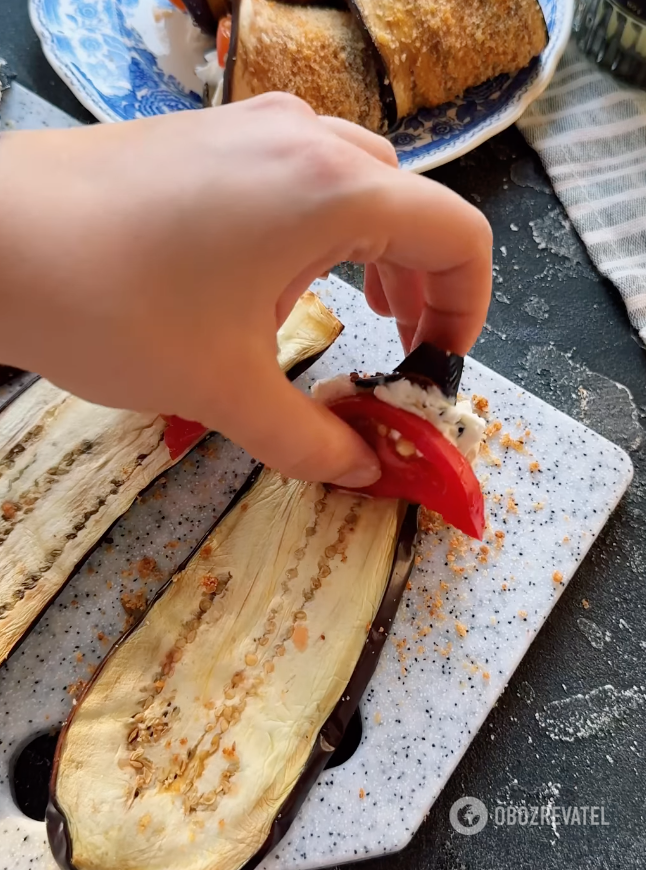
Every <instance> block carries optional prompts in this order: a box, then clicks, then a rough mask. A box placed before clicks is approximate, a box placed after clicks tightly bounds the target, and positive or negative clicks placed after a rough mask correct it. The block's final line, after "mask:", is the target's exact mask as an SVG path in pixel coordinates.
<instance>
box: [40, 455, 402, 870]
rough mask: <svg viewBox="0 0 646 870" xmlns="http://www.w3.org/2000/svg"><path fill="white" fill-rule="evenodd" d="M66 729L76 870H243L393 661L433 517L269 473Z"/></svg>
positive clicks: (61, 820) (62, 843)
mask: <svg viewBox="0 0 646 870" xmlns="http://www.w3.org/2000/svg"><path fill="white" fill-rule="evenodd" d="M256 476H257V475H256V474H254V475H252V479H251V480H250V482H248V484H247V485H246V486H245V487H243V490H242V491H241V492H240V493H239V494H238V496H237V497H236V499H235V500H234V503H233V505H232V506H231V507H230V509H229V511H228V513H226V514H225V515H224V516H223V517H222V518H221V519H220V520H219V521H218V523H217V524H216V526H215V528H214V529H213V531H212V532H211V533H210V534H208V535H207V537H206V538H205V540H204V541H203V542H202V544H201V545H200V546H199V548H198V550H197V551H196V553H195V554H194V555H193V556H192V558H190V559H189V560H188V563H187V564H186V565H185V567H184V568H183V570H180V571H179V572H178V573H177V574H176V575H175V576H174V577H173V578H172V579H171V580H170V581H169V583H168V584H167V586H166V587H165V588H164V589H163V590H162V591H161V592H160V594H159V595H158V597H157V599H156V600H155V601H154V602H153V604H152V605H151V607H150V609H149V610H148V612H147V614H146V616H145V617H144V619H143V620H142V621H141V622H140V623H139V624H138V626H136V627H135V628H134V629H133V630H132V631H131V633H130V634H129V635H127V636H126V637H125V638H124V639H123V640H122V641H121V642H120V643H118V644H117V645H116V646H115V647H113V649H112V650H111V652H110V653H109V654H108V656H107V658H106V659H105V661H104V662H103V664H102V665H101V667H100V669H99V670H98V671H97V673H96V674H95V676H94V677H93V679H92V681H91V682H90V683H89V685H88V687H87V689H86V691H85V693H84V694H83V696H82V697H81V699H80V701H79V703H78V705H77V706H76V707H75V709H74V711H73V712H72V715H71V717H70V719H69V720H68V722H67V724H66V726H65V727H64V729H63V731H62V733H61V736H60V739H59V744H58V748H57V752H56V758H55V761H54V771H53V774H52V780H51V799H50V805H49V808H48V812H47V828H48V835H49V840H50V844H51V846H52V850H53V853H54V856H55V858H56V860H57V862H58V864H59V865H60V867H62V868H64V870H72V868H74V870H187V868H190V870H240V868H243V867H246V868H251V867H254V866H256V864H257V863H258V862H259V860H260V859H261V858H262V857H263V855H264V854H266V853H267V851H268V850H269V849H270V848H272V847H273V846H275V845H276V843H277V842H278V841H279V840H280V838H281V837H282V836H283V835H284V834H285V832H286V830H287V829H288V827H289V825H290V824H291V822H292V820H293V818H294V816H295V814H296V812H297V811H298V809H299V807H300V805H301V803H302V801H303V800H304V798H305V796H306V795H307V792H308V790H309V789H310V788H311V787H312V786H313V785H314V784H315V782H316V779H317V776H318V775H319V773H320V772H321V770H322V769H323V767H324V765H325V763H326V761H327V760H328V758H329V757H330V754H331V753H332V751H333V750H334V749H335V748H336V746H338V744H339V742H340V740H341V737H342V735H343V732H344V730H345V728H346V727H347V724H348V721H349V719H350V716H351V715H352V713H353V711H354V710H355V709H356V706H357V704H358V702H359V699H360V697H361V695H362V694H363V692H364V690H365V688H366V686H367V683H368V681H369V679H370V677H371V675H372V673H373V671H374V669H375V667H376V664H377V660H378V655H379V651H380V650H381V648H382V646H383V643H384V640H385V638H386V635H387V632H388V629H389V627H390V624H391V622H392V620H393V618H394V615H395V611H396V609H397V605H398V603H399V600H400V598H401V595H402V592H403V589H404V587H405V584H406V581H407V578H408V576H409V574H410V570H411V567H412V563H413V543H414V537H415V533H416V527H417V524H416V510H415V509H413V508H408V509H407V508H406V507H405V505H403V503H401V502H397V501H393V500H385V499H370V498H365V497H363V496H361V495H356V494H349V493H343V492H339V491H338V490H337V491H328V490H326V488H325V487H323V486H322V485H320V484H311V483H302V482H299V481H295V480H285V479H284V478H282V477H281V476H280V475H279V474H277V473H275V472H271V471H269V470H264V471H262V472H261V473H260V475H259V477H258V479H257V480H255V481H254V480H253V478H254V477H256Z"/></svg>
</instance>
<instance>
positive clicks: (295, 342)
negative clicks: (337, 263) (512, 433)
mask: <svg viewBox="0 0 646 870" xmlns="http://www.w3.org/2000/svg"><path fill="white" fill-rule="evenodd" d="M341 329H342V326H341V324H340V322H339V321H338V320H337V319H336V318H335V317H334V315H333V314H332V313H331V312H330V311H328V310H327V309H326V308H325V307H324V305H323V304H322V303H321V301H320V300H319V299H318V297H317V296H315V295H314V294H313V293H310V292H308V293H306V294H305V296H303V297H302V298H301V299H300V300H299V302H298V303H297V304H296V306H295V308H294V310H293V311H292V313H291V314H290V316H289V317H288V318H287V320H286V321H285V323H284V324H283V326H282V327H281V329H280V331H279V333H278V360H279V363H280V365H281V367H282V368H283V371H289V372H290V375H296V374H298V373H300V371H302V370H303V368H304V367H307V365H308V364H309V363H311V362H313V360H314V359H316V358H317V357H318V356H320V355H321V353H323V351H325V350H326V349H327V348H328V347H329V345H330V344H332V343H333V341H334V340H335V339H336V337H337V336H338V335H339V333H340V331H341ZM205 434H206V429H205V428H204V427H203V426H201V425H199V424H196V423H189V422H187V421H184V420H180V419H179V418H177V417H167V418H163V417H160V416H157V415H152V414H135V413H132V412H131V411H118V410H114V409H112V408H103V407H99V406H97V405H92V404H90V403H89V402H84V401H82V400H81V399H77V398H75V397H74V396H71V395H70V394H69V393H66V392H64V391H63V390H59V389H58V388H57V387H55V386H54V385H53V384H51V383H49V382H48V381H46V380H44V379H41V380H38V381H36V383H35V384H34V385H33V386H31V387H30V388H29V389H28V390H26V391H25V392H23V393H22V394H21V395H19V396H18V397H17V398H16V399H15V400H14V401H12V402H11V403H10V404H8V405H7V406H6V407H5V408H4V410H2V411H0V663H2V662H3V661H4V659H5V658H6V657H7V656H8V655H9V653H10V652H11V650H12V649H13V647H14V646H15V645H16V644H17V643H18V641H19V640H20V639H21V637H23V635H24V634H25V633H26V632H27V631H28V629H29V627H30V626H31V625H32V623H33V622H34V621H35V620H36V618H37V617H38V616H39V614H40V613H41V611H42V610H43V608H45V607H46V606H47V604H48V603H49V602H50V601H51V599H52V598H53V597H54V595H56V593H57V592H59V591H60V589H61V588H62V586H63V585H64V583H65V582H66V581H67V579H68V578H69V576H70V574H71V573H72V571H73V570H74V568H75V567H76V565H77V564H78V563H79V562H80V561H81V560H82V559H83V558H84V557H85V556H86V555H87V554H88V553H89V551H90V550H91V548H92V547H93V546H94V544H95V543H96V542H97V541H98V540H99V538H100V537H101V535H103V533H104V532H105V531H107V529H108V528H109V527H110V526H111V525H112V524H113V523H114V522H115V520H117V519H118V517H120V516H121V514H123V513H125V511H126V510H127V509H128V507H129V506H130V505H131V504H132V502H133V501H134V499H135V497H136V496H137V495H138V494H139V493H140V492H141V491H142V490H143V489H145V487H146V486H148V484H150V483H151V482H152V481H153V480H154V479H155V478H156V477H157V476H158V475H159V474H161V473H162V472H163V471H165V470H166V469H168V468H169V467H170V466H172V465H174V464H175V462H177V461H178V460H179V459H180V458H181V457H182V456H183V455H184V454H185V453H186V452H187V451H188V450H190V448H191V447H193V446H195V444H196V443H197V442H198V441H199V440H200V439H201V438H202V437H203V436H204V435H205Z"/></svg>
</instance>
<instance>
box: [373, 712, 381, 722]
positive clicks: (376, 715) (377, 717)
mask: <svg viewBox="0 0 646 870" xmlns="http://www.w3.org/2000/svg"><path fill="white" fill-rule="evenodd" d="M373 719H374V721H375V725H381V713H379V712H377V713H375V715H374V716H373Z"/></svg>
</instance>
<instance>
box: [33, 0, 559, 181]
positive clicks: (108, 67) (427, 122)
mask: <svg viewBox="0 0 646 870" xmlns="http://www.w3.org/2000/svg"><path fill="white" fill-rule="evenodd" d="M541 4H542V6H543V10H544V12H545V18H546V20H547V26H548V30H549V34H550V41H549V45H548V46H547V48H546V49H545V51H544V52H543V54H542V55H541V57H540V58H538V59H537V60H535V61H534V62H533V63H532V64H530V66H529V67H527V68H526V69H524V70H522V71H521V72H519V73H518V74H517V75H515V76H506V75H503V76H498V77H497V78H495V79H492V80H491V81H489V82H486V83H485V84H484V85H481V86H479V87H477V88H472V89H471V90H470V91H469V92H468V93H467V94H465V96H464V97H463V98H462V99H460V100H457V101H456V102H453V103H447V104H445V105H444V106H441V107H439V108H437V109H428V110H423V111H420V112H418V113H417V114H416V115H413V116H411V117H410V118H406V119H404V120H403V121H402V122H401V123H400V125H399V126H398V128H397V129H396V130H395V131H393V133H391V138H392V141H393V142H394V144H395V146H396V148H397V153H398V154H399V160H400V163H401V165H402V166H403V167H404V168H406V169H410V170H413V171H415V172H423V171H426V170H427V169H432V168H433V167H434V166H439V165H441V164H442V163H447V162H448V161H449V160H453V159H454V158H456V157H459V156H461V155H462V154H465V153H466V152H467V151H471V150H472V149H473V148H475V147H476V146H477V145H480V144H481V143H482V142H484V141H485V140H486V139H489V138H490V137H491V136H493V135H495V134H496V133H499V132H500V131H501V130H504V129H505V128H506V127H508V126H510V124H513V122H514V121H515V120H516V119H517V118H518V117H519V116H520V115H521V114H522V113H523V111H524V110H525V109H526V108H527V106H528V105H529V104H530V103H531V102H532V100H534V99H536V97H537V96H539V94H540V93H541V92H542V91H543V90H544V88H545V87H546V86H547V84H548V83H549V81H550V79H551V78H552V76H553V74H554V71H555V69H556V65H557V63H558V61H559V58H560V57H561V54H562V53H563V51H564V49H565V46H566V44H567V41H568V38H569V34H570V28H571V25H572V15H573V6H574V0H541ZM29 9H30V14H31V20H32V23H33V26H34V28H35V30H36V33H37V34H38V36H39V38H40V41H41V43H42V46H43V50H44V52H45V55H46V56H47V58H48V60H49V62H50V63H51V65H52V66H53V68H54V69H55V70H56V72H57V73H58V74H59V75H60V76H61V78H62V79H63V81H65V82H66V83H67V84H68V86H69V87H70V88H71V90H72V91H73V92H74V93H75V94H76V96H77V97H78V99H79V100H80V101H81V102H82V103H83V105H84V106H86V107H87V108H88V109H89V111H90V112H92V114H93V115H95V116H96V117H97V118H98V119H99V120H100V121H122V120H128V119H131V118H140V117H142V116H145V115H156V114H160V113H163V112H176V111H178V110H182V109H197V108H199V107H200V106H201V96H200V94H201V85H200V82H199V81H198V79H197V77H196V76H195V72H194V70H195V67H196V66H198V65H199V64H200V62H201V61H202V58H203V54H204V50H205V49H206V48H208V46H209V41H208V40H207V39H206V38H205V37H203V36H202V35H201V34H200V33H198V31H197V29H196V28H195V27H193V26H192V25H191V24H190V22H189V20H188V16H187V15H183V14H182V13H180V12H177V11H176V10H175V9H174V8H173V7H172V6H171V5H170V3H169V0H29Z"/></svg>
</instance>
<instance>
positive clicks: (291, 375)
mask: <svg viewBox="0 0 646 870" xmlns="http://www.w3.org/2000/svg"><path fill="white" fill-rule="evenodd" d="M343 329H344V327H341V332H343ZM339 334H340V333H339ZM326 350H327V348H326ZM325 352H326V351H325V350H322V351H319V353H315V354H312V356H310V357H307V359H304V360H303V361H302V362H300V363H297V364H296V365H295V366H293V368H291V369H290V370H289V371H288V372H286V373H285V376H286V377H287V379H288V380H290V381H295V380H296V378H299V377H300V376H301V375H302V374H303V373H304V372H306V371H307V370H308V368H309V367H310V366H313V365H314V363H315V362H317V361H318V360H320V359H321V357H322V356H323V354H324V353H325ZM39 377H40V375H33V376H32V378H33V379H32V380H30V382H29V384H27V385H26V386H25V387H23V388H21V389H20V390H19V392H18V393H17V394H16V395H13V396H12V397H11V398H10V399H9V400H8V401H7V402H6V403H5V405H0V411H1V410H2V408H4V407H6V406H7V405H9V404H11V402H12V401H13V400H14V399H16V398H18V395H22V393H24V392H26V390H27V389H28V388H29V387H30V386H32V385H33V384H34V383H35V382H36V381H37V380H38V379H39ZM212 434H213V433H211V432H207V433H206V434H205V435H204V437H203V438H201V439H200V440H199V441H198V442H197V443H196V444H195V445H194V447H192V448H191V452H192V451H193V450H195V449H196V448H197V447H199V445H200V444H203V443H204V441H206V439H207V438H210V437H211V435H212ZM171 467H172V466H171ZM167 473H168V469H166V471H162V473H161V474H159V475H158V476H157V477H156V478H155V479H154V480H151V481H150V483H149V484H148V486H147V487H145V489H142V491H141V492H140V493H139V495H140V496H142V495H145V494H146V493H147V492H149V491H150V490H151V489H152V488H153V487H154V486H155V485H156V484H157V483H158V482H159V480H160V478H162V477H163V476H164V475H165V474H167ZM230 507H231V505H229V506H228V507H227V508H226V510H227V511H228V510H229V508H230ZM126 513H127V511H126ZM224 515H225V514H222V516H224ZM122 516H124V515H123V514H121V516H120V517H117V519H116V520H115V521H114V522H113V523H112V525H111V526H109V527H108V528H107V529H106V530H105V532H104V533H103V535H101V538H100V539H99V540H98V541H97V542H96V544H94V545H93V546H92V547H90V549H89V550H88V551H87V553H85V555H84V556H83V557H82V558H81V559H79V561H78V562H77V563H76V565H75V566H74V568H73V570H72V571H70V575H69V577H68V578H67V580H66V581H65V583H63V585H62V586H61V588H60V589H59V590H58V592H57V593H56V595H54V596H53V597H52V598H50V600H49V601H48V603H47V604H46V605H45V607H44V608H43V609H42V610H41V612H40V613H39V614H38V616H37V617H36V619H34V621H33V622H32V623H31V625H29V626H28V627H27V629H26V630H25V632H24V633H23V635H22V637H21V638H20V640H19V641H18V642H17V643H16V644H15V645H14V647H13V648H12V650H11V652H10V653H9V655H8V656H7V658H6V659H5V661H9V659H10V658H11V657H12V656H13V655H15V653H16V652H17V650H18V649H20V647H21V646H22V645H23V643H24V642H25V641H26V640H27V638H28V637H29V635H30V634H31V632H32V631H33V630H34V628H36V626H37V625H38V623H39V622H40V620H41V618H42V617H43V616H44V615H45V613H46V612H47V610H48V609H49V608H50V607H51V606H52V605H53V604H54V602H55V601H56V600H57V599H58V597H59V595H61V594H62V592H63V590H64V589H65V587H66V586H67V584H68V583H69V582H70V580H72V578H73V577H75V576H76V575H77V574H78V572H79V571H81V570H82V569H83V566H84V565H85V563H86V562H87V561H88V559H89V558H90V556H92V554H93V553H94V552H95V551H96V550H97V549H98V548H99V547H100V546H101V545H102V544H103V542H104V540H105V538H106V537H108V536H109V535H110V533H111V532H112V530H113V529H114V527H115V526H116V525H117V523H118V522H119V520H120V519H121V517H122ZM178 570H179V569H178ZM0 625H1V623H0ZM2 664H4V662H3V663H2ZM0 667H2V665H0Z"/></svg>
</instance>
